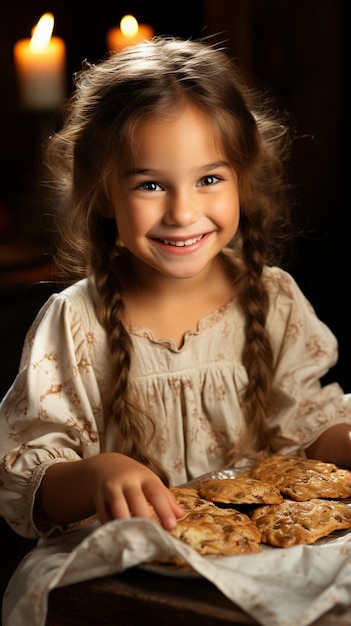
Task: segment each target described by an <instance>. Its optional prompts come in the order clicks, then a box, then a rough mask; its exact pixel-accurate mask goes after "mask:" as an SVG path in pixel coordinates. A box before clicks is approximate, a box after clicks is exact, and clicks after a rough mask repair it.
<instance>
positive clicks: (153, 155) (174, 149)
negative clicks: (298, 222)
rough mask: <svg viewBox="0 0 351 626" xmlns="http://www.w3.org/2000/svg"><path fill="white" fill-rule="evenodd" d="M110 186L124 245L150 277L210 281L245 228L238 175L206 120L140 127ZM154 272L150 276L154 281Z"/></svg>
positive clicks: (187, 117)
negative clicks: (240, 227)
mask: <svg viewBox="0 0 351 626" xmlns="http://www.w3.org/2000/svg"><path fill="white" fill-rule="evenodd" d="M135 138H136V142H135V146H134V149H133V154H131V153H130V154H128V153H126V154H124V155H123V158H122V159H121V160H119V164H118V168H117V167H116V169H115V171H114V172H113V174H112V176H111V180H110V185H109V192H110V199H111V207H110V215H114V217H115V219H116V223H117V229H118V233H119V236H120V239H121V240H122V242H123V243H124V245H125V246H126V248H128V250H129V251H130V252H131V253H132V255H134V259H135V267H136V270H137V271H138V269H139V271H140V272H142V273H143V275H144V276H145V271H146V275H147V276H150V277H151V276H153V277H154V278H156V276H155V272H156V273H158V274H162V276H163V277H168V278H173V279H174V278H177V279H188V278H192V277H193V278H194V277H196V276H199V277H200V276H201V275H203V276H205V275H207V271H206V270H208V269H209V267H210V264H211V263H212V261H213V260H214V258H215V257H216V255H217V254H218V252H219V251H220V250H222V248H224V247H225V246H226V245H227V244H228V243H229V241H230V240H231V239H232V238H233V236H234V235H235V233H236V231H237V229H238V224H239V213H240V209H239V192H238V179H237V174H236V172H235V171H234V169H233V167H232V166H231V165H230V164H229V163H228V160H227V158H226V156H225V154H224V150H223V149H222V148H221V147H220V146H219V145H218V143H216V142H215V139H214V135H213V129H212V127H211V125H210V124H209V123H208V121H207V120H206V118H205V117H204V116H203V115H202V114H201V112H200V111H199V110H198V109H196V108H195V107H192V106H187V107H185V108H184V109H182V110H181V111H180V113H179V114H178V113H177V114H175V116H174V117H172V118H170V119H167V120H165V119H162V120H160V121H150V122H149V123H145V124H140V127H139V128H138V130H137V131H136V137H135ZM150 270H151V274H150Z"/></svg>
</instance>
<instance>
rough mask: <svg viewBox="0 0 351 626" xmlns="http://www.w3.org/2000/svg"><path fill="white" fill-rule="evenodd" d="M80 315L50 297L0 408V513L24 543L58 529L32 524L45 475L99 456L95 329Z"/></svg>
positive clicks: (65, 300) (100, 427)
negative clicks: (62, 464)
mask: <svg viewBox="0 0 351 626" xmlns="http://www.w3.org/2000/svg"><path fill="white" fill-rule="evenodd" d="M85 317H86V319H84V320H83V317H82V312H81V311H79V310H78V309H77V308H76V307H75V306H74V301H73V303H72V301H70V300H69V299H68V298H66V297H65V296H63V295H62V294H58V295H55V296H52V297H51V298H50V300H49V301H48V302H47V303H46V304H45V305H44V307H43V308H42V310H41V311H40V313H39V314H38V317H37V319H36V320H35V322H34V324H33V325H32V327H31V329H30V330H29V332H28V334H27V337H26V339H25V343H24V347H23V352H22V358H21V363H20V368H19V373H18V375H17V377H16V380H15V381H14V383H13V385H12V387H11V388H10V389H9V391H8V392H7V394H6V396H5V397H4V399H3V401H2V403H1V406H0V459H1V464H0V514H1V515H2V516H3V517H4V518H5V519H6V520H7V522H8V523H9V524H10V525H11V526H12V527H13V528H14V530H15V531H16V532H17V533H19V534H20V535H23V536H26V537H36V536H39V535H45V534H49V533H51V532H53V531H54V530H55V528H53V527H52V528H48V529H47V532H46V531H45V532H43V531H39V530H38V529H37V528H36V526H35V522H34V520H33V504H34V499H35V493H36V491H37V489H38V487H39V485H40V482H41V480H42V477H43V475H44V473H45V471H46V469H47V468H48V467H49V466H50V465H51V464H53V463H57V462H62V461H74V460H78V459H80V458H83V457H87V456H92V455H95V454H98V453H99V451H100V437H101V433H102V432H103V409H102V402H101V394H100V388H99V384H98V381H97V380H96V375H95V370H94V367H93V364H92V359H93V354H94V326H92V327H91V328H90V325H89V315H86V316H85ZM57 530H60V531H62V529H61V528H57Z"/></svg>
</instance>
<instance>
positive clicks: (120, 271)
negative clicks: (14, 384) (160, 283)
mask: <svg viewBox="0 0 351 626" xmlns="http://www.w3.org/2000/svg"><path fill="white" fill-rule="evenodd" d="M111 256H112V255H111ZM113 256H115V255H113ZM121 261H122V259H120V258H119V257H118V256H115V258H114V259H111V261H110V263H109V264H108V265H107V268H106V269H105V271H103V269H102V268H100V272H99V275H98V276H96V284H97V288H98V290H99V293H100V296H101V300H100V302H99V305H98V310H97V316H98V319H99V321H100V323H101V324H102V325H103V327H104V328H105V329H106V333H107V340H108V344H109V347H110V352H111V359H112V368H111V375H110V379H111V387H110V396H109V401H108V402H107V409H106V413H107V419H108V420H110V419H114V420H115V422H116V424H117V425H118V433H119V440H118V450H119V451H120V452H121V453H122V454H126V455H127V456H130V457H132V458H134V459H136V460H137V461H139V462H140V463H143V464H144V465H146V466H147V467H149V468H151V469H152V470H153V471H154V472H155V473H156V474H158V476H159V477H160V478H161V479H162V480H163V482H164V483H165V484H168V482H169V481H168V477H167V475H166V473H165V471H164V469H163V468H162V467H161V465H160V464H159V463H158V462H157V461H156V460H154V459H152V458H151V457H149V456H147V455H146V454H145V452H144V449H145V447H147V443H148V442H147V440H146V437H145V435H146V433H145V419H146V420H148V421H149V423H151V426H152V429H151V435H150V438H151V437H152V435H153V434H154V431H155V425H154V422H153V420H152V419H151V417H150V416H148V415H145V414H144V413H142V412H141V411H140V409H138V407H137V406H136V405H135V404H134V403H133V402H132V401H131V400H130V399H129V398H128V380H129V370H130V365H131V359H132V340H131V337H130V335H129V333H128V332H127V330H126V328H125V326H124V324H123V321H122V318H123V313H124V303H123V299H122V296H121V294H122V291H123V282H122V280H121V277H123V276H124V275H125V272H124V268H123V263H122V262H121Z"/></svg>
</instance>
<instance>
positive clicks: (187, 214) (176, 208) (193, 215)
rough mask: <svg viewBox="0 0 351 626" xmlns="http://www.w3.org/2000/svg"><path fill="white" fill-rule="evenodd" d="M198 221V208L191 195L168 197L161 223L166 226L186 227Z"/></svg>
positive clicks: (183, 194)
mask: <svg viewBox="0 0 351 626" xmlns="http://www.w3.org/2000/svg"><path fill="white" fill-rule="evenodd" d="M198 219H199V208H198V206H197V203H196V199H195V198H194V196H193V194H191V193H188V194H185V193H182V194H178V193H177V194H172V195H170V196H168V198H167V203H166V209H165V213H164V217H163V221H164V222H165V223H166V224H167V225H172V224H174V225H176V226H187V225H188V224H193V223H194V222H196V221H197V220H198Z"/></svg>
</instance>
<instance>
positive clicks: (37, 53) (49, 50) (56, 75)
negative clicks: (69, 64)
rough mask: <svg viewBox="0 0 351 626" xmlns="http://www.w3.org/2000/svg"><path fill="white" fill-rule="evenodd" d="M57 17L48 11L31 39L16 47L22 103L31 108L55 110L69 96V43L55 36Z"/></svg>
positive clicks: (24, 40)
mask: <svg viewBox="0 0 351 626" xmlns="http://www.w3.org/2000/svg"><path fill="white" fill-rule="evenodd" d="M53 27H54V18H53V15H52V14H51V13H45V14H44V15H43V16H42V17H41V18H40V20H39V22H38V24H37V26H36V27H35V29H34V30H33V34H32V38H31V39H21V40H20V41H17V43H16V44H15V46H14V57H15V67H16V73H17V78H18V87H19V94H20V100H21V104H22V105H23V106H24V107H26V108H29V109H54V108H56V107H57V106H59V105H60V104H62V103H63V101H64V100H65V98H66V45H65V42H64V41H63V39H61V38H60V37H52V36H51V34H52V30H53Z"/></svg>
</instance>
